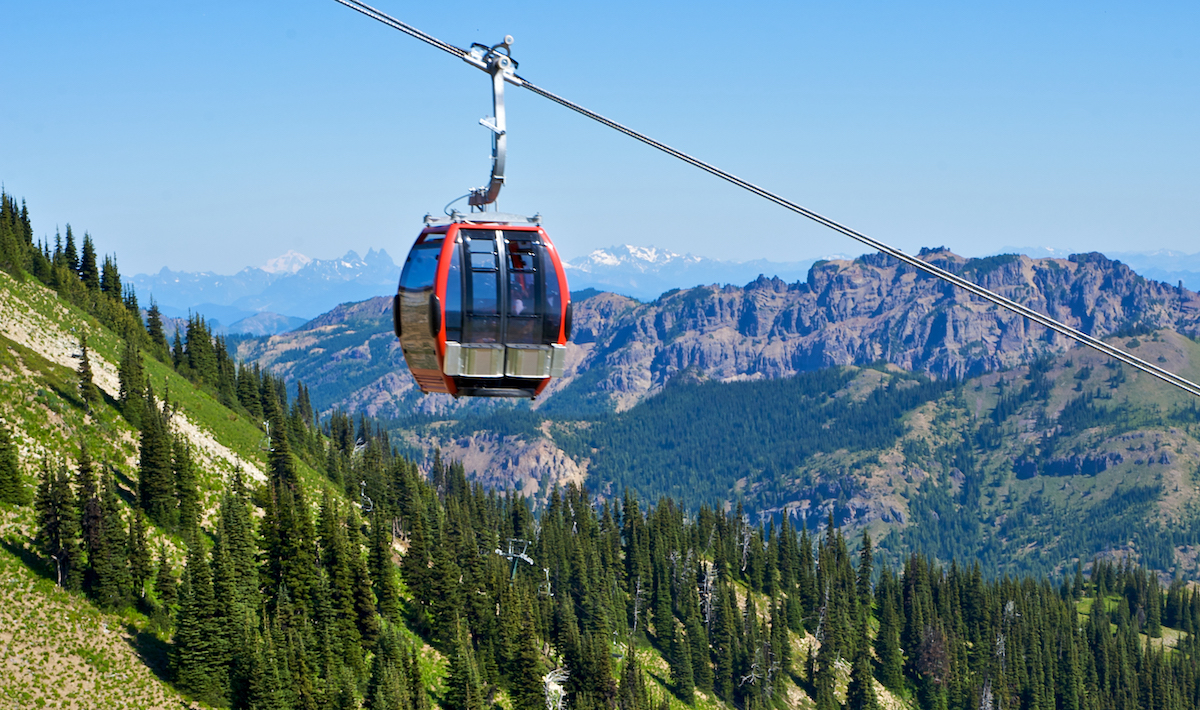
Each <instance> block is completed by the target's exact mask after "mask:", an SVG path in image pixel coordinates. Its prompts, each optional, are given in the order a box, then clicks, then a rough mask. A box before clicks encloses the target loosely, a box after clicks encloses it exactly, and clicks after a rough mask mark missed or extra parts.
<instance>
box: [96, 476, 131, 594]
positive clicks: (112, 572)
mask: <svg viewBox="0 0 1200 710" xmlns="http://www.w3.org/2000/svg"><path fill="white" fill-rule="evenodd" d="M128 544H129V543H128V540H127V539H126V536H125V520H124V519H123V518H122V517H121V508H120V499H119V498H118V497H117V491H116V484H115V483H114V482H113V479H112V476H111V475H105V476H104V477H103V483H102V485H101V493H100V546H99V548H98V550H97V551H96V558H97V559H96V560H95V562H94V564H93V565H92V568H93V570H94V572H95V582H94V583H93V585H92V589H93V596H94V597H95V599H96V601H97V602H99V604H100V605H101V606H104V607H106V608H108V609H121V608H123V607H125V606H126V605H127V604H128V603H129V601H130V592H131V589H132V586H133V583H132V581H131V579H130V575H129V563H128V560H129V548H128Z"/></svg>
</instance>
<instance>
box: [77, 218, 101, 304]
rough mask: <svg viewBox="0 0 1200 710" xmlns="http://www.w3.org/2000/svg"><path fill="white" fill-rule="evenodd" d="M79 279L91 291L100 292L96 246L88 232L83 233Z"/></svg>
mask: <svg viewBox="0 0 1200 710" xmlns="http://www.w3.org/2000/svg"><path fill="white" fill-rule="evenodd" d="M79 279H80V280H81V281H83V285H84V286H86V287H87V289H88V290H89V291H93V292H94V291H99V290H100V270H99V269H98V268H96V245H95V244H93V243H92V237H91V235H90V234H88V233H87V232H84V233H83V255H82V256H81V257H80V261H79Z"/></svg>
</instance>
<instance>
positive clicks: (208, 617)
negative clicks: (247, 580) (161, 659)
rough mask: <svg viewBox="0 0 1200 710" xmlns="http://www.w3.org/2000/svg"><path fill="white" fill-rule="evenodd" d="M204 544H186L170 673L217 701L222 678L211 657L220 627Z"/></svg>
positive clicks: (197, 694) (183, 686) (190, 690)
mask: <svg viewBox="0 0 1200 710" xmlns="http://www.w3.org/2000/svg"><path fill="white" fill-rule="evenodd" d="M206 557H207V556H206V555H205V553H204V545H203V544H202V543H201V542H200V540H197V539H194V540H192V541H191V542H190V543H189V544H188V560H187V567H186V568H185V570H184V578H183V593H182V595H181V598H180V604H179V618H178V621H177V623H176V631H175V636H174V638H173V639H172V642H171V656H170V661H171V675H172V678H173V679H174V680H175V684H176V686H177V687H178V688H179V689H180V690H182V691H183V692H185V693H187V694H188V695H190V696H192V697H194V698H196V699H198V700H203V701H205V702H209V703H212V704H216V703H218V702H220V691H221V685H222V679H220V678H218V676H217V672H216V671H217V668H216V667H215V663H214V661H215V660H216V659H218V658H219V657H220V651H221V649H220V648H219V647H218V639H219V638H220V630H219V629H218V628H217V626H218V615H217V608H216V600H215V598H214V597H213V587H212V573H211V570H210V569H209V565H208V560H207V559H206Z"/></svg>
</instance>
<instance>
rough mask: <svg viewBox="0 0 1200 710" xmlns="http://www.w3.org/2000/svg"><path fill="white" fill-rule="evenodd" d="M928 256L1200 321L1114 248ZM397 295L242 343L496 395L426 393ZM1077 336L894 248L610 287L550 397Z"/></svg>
mask: <svg viewBox="0 0 1200 710" xmlns="http://www.w3.org/2000/svg"><path fill="white" fill-rule="evenodd" d="M920 256H921V258H923V259H926V260H928V261H929V262H931V263H934V264H936V265H938V266H940V267H942V268H944V269H947V270H949V271H952V272H954V273H957V274H959V275H961V276H963V277H964V278H967V279H969V280H971V281H974V282H976V283H979V284H981V285H983V286H985V287H987V288H989V289H991V290H993V291H996V292H998V293H1000V294H1002V295H1004V296H1006V297H1008V298H1011V299H1013V300H1015V301H1018V302H1020V303H1023V304H1025V305H1027V306H1029V307H1031V308H1033V309H1035V310H1037V311H1040V312H1042V313H1046V314H1048V315H1050V316H1053V317H1054V318H1056V319H1058V320H1060V321H1063V322H1066V323H1068V324H1070V325H1072V326H1075V327H1077V328H1079V329H1081V330H1083V331H1085V332H1088V333H1091V334H1092V335H1095V336H1100V337H1104V336H1108V335H1112V334H1114V333H1117V332H1120V331H1122V330H1126V331H1128V330H1129V329H1131V328H1134V327H1146V328H1174V329H1176V330H1179V331H1181V332H1184V333H1188V334H1193V335H1194V334H1196V333H1197V332H1200V296H1197V294H1195V293H1193V292H1191V291H1188V290H1187V289H1184V288H1181V287H1176V286H1169V285H1167V284H1163V283H1160V282H1157V281H1149V280H1146V279H1144V278H1142V277H1141V276H1138V275H1137V274H1135V273H1134V272H1133V271H1131V270H1130V269H1129V268H1128V267H1126V266H1125V265H1123V264H1121V263H1120V262H1117V261H1112V260H1110V259H1107V258H1105V257H1104V256H1103V255H1101V254H1077V255H1074V256H1071V257H1070V258H1067V259H1030V258H1029V257H1025V256H1017V255H1005V256H993V257H986V258H983V259H965V258H963V257H960V256H957V255H955V254H953V253H951V252H949V251H947V250H945V249H931V250H929V249H927V250H923V251H922V252H921V255H920ZM391 331H392V321H391V298H388V297H381V298H374V299H370V300H368V301H362V302H360V303H352V304H343V305H341V306H338V307H337V308H335V309H334V310H332V311H330V312H329V313H326V314H324V315H322V316H320V317H318V318H317V319H315V320H313V321H311V322H310V323H308V324H307V325H306V326H305V327H304V328H302V329H300V330H297V331H294V332H291V333H286V334H282V335H278V336H273V337H271V338H266V339H256V340H250V341H245V342H243V343H241V344H240V345H239V350H238V355H239V357H244V358H246V359H247V360H252V361H256V362H258V363H259V364H261V365H262V366H263V367H267V368H270V369H272V370H274V371H275V372H278V373H280V374H282V375H283V376H284V377H285V378H288V379H291V378H300V379H302V380H303V381H304V382H306V383H307V384H308V385H309V387H310V388H311V390H312V396H313V398H314V402H315V403H317V405H318V407H319V408H321V409H322V410H326V411H327V410H328V409H330V408H332V407H334V406H336V407H340V408H342V409H346V410H349V411H365V412H367V413H369V414H373V415H380V416H385V417H387V416H395V415H402V414H407V413H409V412H412V411H421V412H426V413H447V414H449V413H453V412H455V411H459V410H463V409H475V410H478V409H481V408H487V407H491V406H494V404H493V403H488V402H477V401H468V400H458V401H455V400H453V399H451V398H450V397H449V396H446V395H426V396H421V395H420V394H419V392H418V391H417V390H416V388H415V386H413V383H412V378H411V377H409V376H408V373H407V372H406V371H405V366H404V359H403V355H402V354H401V352H400V349H399V348H398V347H396V339H395V336H394V335H392V332H391ZM1070 346H1071V341H1069V340H1067V339H1065V338H1063V337H1062V336H1059V335H1056V334H1054V333H1051V332H1049V331H1047V330H1045V329H1044V328H1042V327H1041V326H1037V325H1032V324H1030V323H1028V322H1026V321H1025V320H1024V319H1023V318H1020V317H1018V316H1016V315H1014V314H1012V313H1010V312H1008V311H1005V310H1003V309H1000V308H999V307H997V306H993V305H991V304H988V303H986V302H983V301H980V300H979V299H977V298H975V297H974V296H971V295H969V294H967V293H965V292H962V291H959V290H957V289H955V288H953V287H952V286H950V285H948V284H946V283H945V282H943V281H941V280H939V279H937V278H934V277H932V276H929V275H926V274H925V273H923V272H918V271H917V270H915V269H913V268H912V267H910V266H907V265H902V264H900V263H899V262H897V261H895V260H894V259H891V258H890V257H886V256H884V255H882V254H873V255H867V256H862V257H859V258H857V259H853V260H837V261H825V262H818V263H817V264H815V265H814V266H813V267H812V269H810V270H809V273H808V278H807V280H805V281H798V282H795V283H785V282H784V281H782V280H780V279H778V278H767V277H763V276H760V277H759V278H758V279H757V280H755V281H753V282H751V283H749V284H747V285H746V286H744V287H736V286H699V287H696V288H691V289H683V290H676V291H669V292H667V293H665V294H663V295H662V296H661V297H659V298H658V299H657V300H655V301H653V302H650V303H641V302H638V301H636V300H634V299H631V298H627V297H624V296H618V295H616V294H611V293H602V294H599V295H596V296H592V297H591V298H587V299H585V300H582V301H580V302H578V303H576V304H575V311H574V337H573V338H572V343H571V345H570V348H569V350H568V354H567V361H566V371H565V375H564V377H562V378H560V379H558V380H556V381H555V382H554V383H552V385H551V386H550V387H549V388H548V389H547V391H546V392H545V393H543V395H542V397H541V398H539V400H538V402H536V403H535V406H538V407H540V406H545V405H546V404H548V403H551V402H555V401H556V400H558V404H557V405H556V406H555V408H556V409H559V411H562V412H570V411H573V409H575V408H577V407H578V406H579V404H580V403H585V404H586V405H587V406H588V407H593V408H594V407H596V406H613V407H615V408H617V409H618V410H622V409H626V408H629V407H631V406H633V405H634V404H636V403H637V402H639V401H641V400H642V399H644V398H645V397H646V396H648V395H650V394H653V393H655V392H657V391H659V390H660V389H661V388H662V387H663V386H664V385H665V384H666V383H667V382H668V381H669V380H671V379H672V378H673V377H675V376H677V375H678V374H680V373H683V372H689V373H691V374H692V375H694V376H698V377H707V378H714V379H719V380H738V379H763V378H778V377H788V376H791V375H794V374H796V373H799V372H804V371H810V370H816V369H819V368H822V367H828V366H830V365H850V364H859V365H862V364H868V363H874V362H881V361H882V362H887V363H891V364H894V365H897V366H899V367H902V368H904V369H907V370H917V371H925V372H928V373H931V374H933V375H935V376H937V377H955V378H966V377H971V376H974V375H978V374H982V373H985V372H990V371H994V370H998V369H1004V368H1008V367H1011V366H1014V365H1016V364H1018V363H1021V362H1024V361H1027V360H1028V359H1030V358H1032V357H1035V356H1037V355H1040V354H1043V353H1045V352H1048V351H1061V350H1064V349H1066V348H1068V347H1070Z"/></svg>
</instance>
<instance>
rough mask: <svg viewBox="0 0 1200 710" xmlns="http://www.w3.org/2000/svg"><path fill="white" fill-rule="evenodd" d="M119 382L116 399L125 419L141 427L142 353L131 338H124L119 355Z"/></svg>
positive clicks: (143, 404)
mask: <svg viewBox="0 0 1200 710" xmlns="http://www.w3.org/2000/svg"><path fill="white" fill-rule="evenodd" d="M117 379H118V382H119V383H120V390H119V394H118V395H117V401H118V403H119V404H120V407H121V413H122V414H123V415H125V419H126V421H128V422H129V423H130V424H132V425H133V426H135V427H139V428H140V427H141V424H142V413H143V412H144V410H145V406H146V402H145V399H146V372H145V370H144V369H143V368H142V354H141V352H140V351H139V350H138V347H137V343H136V342H135V341H134V339H133V338H126V339H125V350H124V352H123V353H122V355H121V366H120V368H119V369H118V370H117Z"/></svg>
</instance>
